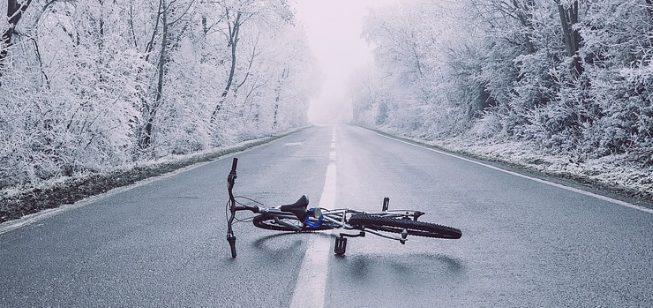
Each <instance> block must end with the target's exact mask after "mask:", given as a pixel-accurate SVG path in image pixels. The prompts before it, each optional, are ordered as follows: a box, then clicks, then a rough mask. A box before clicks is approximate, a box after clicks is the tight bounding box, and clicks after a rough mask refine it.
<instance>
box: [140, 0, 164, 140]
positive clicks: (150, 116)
mask: <svg viewBox="0 0 653 308" xmlns="http://www.w3.org/2000/svg"><path fill="white" fill-rule="evenodd" d="M161 3H162V5H161V7H162V8H163V9H162V11H161V14H162V15H161V25H162V27H163V30H162V32H161V51H160V53H159V63H158V65H157V71H158V73H159V74H158V80H157V86H156V97H155V99H154V104H152V106H151V107H150V108H148V111H147V124H146V125H145V127H144V128H143V133H142V135H141V142H140V147H141V149H146V148H148V147H149V146H150V145H151V144H152V130H153V128H154V118H155V116H156V112H157V110H158V109H159V107H160V106H161V105H162V104H163V82H164V77H165V64H166V61H167V49H166V47H167V46H168V20H167V15H168V9H167V7H166V5H165V1H164V0H162V1H161Z"/></svg>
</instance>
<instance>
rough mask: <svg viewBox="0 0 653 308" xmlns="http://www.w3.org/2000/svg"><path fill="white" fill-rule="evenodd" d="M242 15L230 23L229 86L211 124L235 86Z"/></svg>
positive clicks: (221, 96)
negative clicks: (233, 85)
mask: <svg viewBox="0 0 653 308" xmlns="http://www.w3.org/2000/svg"><path fill="white" fill-rule="evenodd" d="M227 14H229V11H228V10H227ZM241 15H242V13H241V12H238V13H237V14H236V19H235V20H234V22H233V24H232V23H229V46H230V47H231V68H230V69H229V77H227V84H226V85H225V87H224V90H223V91H222V95H220V101H218V104H217V105H216V106H215V109H213V113H212V114H211V123H214V122H215V120H216V118H217V115H218V112H220V110H221V109H222V104H223V103H224V101H225V99H226V98H227V95H228V94H229V90H230V89H231V85H232V84H233V81H234V75H235V73H236V50H237V49H236V47H237V46H238V34H239V32H240V17H241Z"/></svg>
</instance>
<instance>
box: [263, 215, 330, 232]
mask: <svg viewBox="0 0 653 308" xmlns="http://www.w3.org/2000/svg"><path fill="white" fill-rule="evenodd" d="M252 223H254V226H256V227H257V228H262V229H268V230H274V231H295V232H310V231H320V230H329V229H333V227H332V226H330V225H328V224H326V223H324V224H321V225H319V226H318V227H315V228H313V227H309V226H306V225H305V224H304V223H303V222H301V221H299V220H298V219H297V218H295V217H292V218H291V217H284V216H277V215H270V214H261V215H258V216H256V217H254V219H253V220H252Z"/></svg>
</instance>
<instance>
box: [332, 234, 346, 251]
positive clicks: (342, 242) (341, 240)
mask: <svg viewBox="0 0 653 308" xmlns="http://www.w3.org/2000/svg"><path fill="white" fill-rule="evenodd" d="M345 250H347V238H345V237H336V245H335V246H334V247H333V252H335V253H336V254H337V255H343V254H345Z"/></svg>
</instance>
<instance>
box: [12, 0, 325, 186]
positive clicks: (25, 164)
mask: <svg viewBox="0 0 653 308" xmlns="http://www.w3.org/2000/svg"><path fill="white" fill-rule="evenodd" d="M0 9H2V10H3V11H6V12H7V15H6V18H2V21H0V33H2V45H1V50H0V132H1V133H0V188H2V187H10V186H15V185H20V184H30V183H35V182H39V181H42V180H46V179H52V178H57V177H62V176H70V175H74V174H79V173H84V172H94V171H97V170H106V169H107V168H112V167H117V166H122V165H126V164H133V163H137V162H141V161H147V160H152V159H157V158H161V157H165V156H169V155H174V154H187V153H193V152H198V151H203V150H206V149H211V148H215V147H220V146H224V145H230V144H234V143H237V142H239V141H243V140H248V139H253V138H258V137H262V136H269V135H271V134H275V133H278V132H284V131H287V130H288V129H291V128H295V127H300V126H303V125H306V124H307V116H306V113H307V109H308V104H309V101H310V97H312V96H313V95H314V93H315V92H316V90H317V88H318V86H319V85H318V84H316V83H315V82H313V81H312V80H315V79H314V78H311V77H312V76H313V75H316V70H317V68H316V66H315V64H314V62H315V61H314V59H313V56H312V53H311V51H310V50H309V48H308V46H307V39H306V37H305V33H304V30H303V29H302V27H300V26H297V25H296V24H295V22H294V15H293V11H292V9H291V7H290V5H289V3H288V1H286V0H89V1H69V0H34V1H32V0H8V1H3V6H2V7H0Z"/></svg>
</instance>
